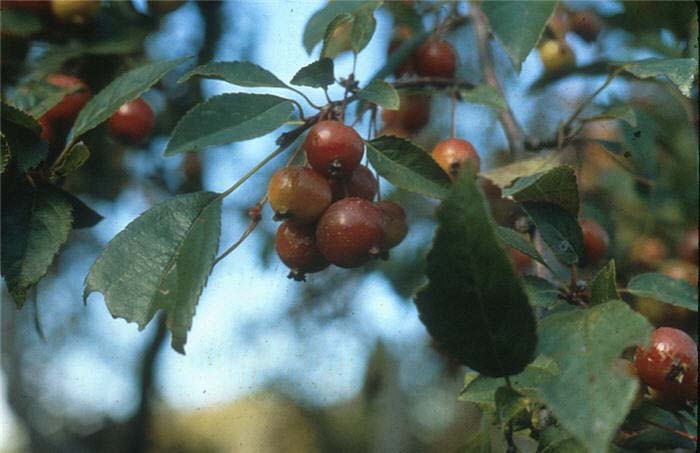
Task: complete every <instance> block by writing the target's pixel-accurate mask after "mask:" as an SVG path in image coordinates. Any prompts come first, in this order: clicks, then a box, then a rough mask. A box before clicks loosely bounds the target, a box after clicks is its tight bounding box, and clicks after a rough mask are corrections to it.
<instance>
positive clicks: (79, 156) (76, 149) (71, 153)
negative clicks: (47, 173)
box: [56, 142, 90, 176]
mask: <svg viewBox="0 0 700 453" xmlns="http://www.w3.org/2000/svg"><path fill="white" fill-rule="evenodd" d="M89 158H90V150H89V149H88V147H87V146H86V145H85V143H83V142H78V143H76V144H75V145H73V147H71V149H69V150H68V153H67V154H66V155H65V158H64V159H63V160H62V161H61V166H60V167H58V168H57V169H56V175H58V176H67V175H69V174H71V173H74V172H75V171H77V170H78V169H79V168H80V167H82V166H83V164H84V163H85V162H87V160H88V159H89Z"/></svg>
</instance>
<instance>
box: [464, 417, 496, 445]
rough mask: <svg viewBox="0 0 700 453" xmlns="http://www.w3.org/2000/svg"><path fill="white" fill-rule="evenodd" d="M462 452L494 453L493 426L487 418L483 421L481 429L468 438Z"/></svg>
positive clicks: (483, 418)
mask: <svg viewBox="0 0 700 453" xmlns="http://www.w3.org/2000/svg"><path fill="white" fill-rule="evenodd" d="M461 451H465V452H469V453H492V450H491V426H490V425H489V423H488V421H487V419H486V417H482V419H481V427H480V428H479V430H478V431H476V432H473V433H472V434H470V435H469V437H468V438H467V441H466V442H465V444H464V445H463V448H462V450H461Z"/></svg>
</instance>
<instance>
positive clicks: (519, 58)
mask: <svg viewBox="0 0 700 453" xmlns="http://www.w3.org/2000/svg"><path fill="white" fill-rule="evenodd" d="M556 3H557V2H555V1H530V2H522V1H498V2H483V3H482V5H481V7H482V9H483V10H484V14H486V16H487V17H488V19H489V23H490V24H491V30H492V31H493V34H494V36H495V37H496V39H497V40H498V41H499V42H500V43H501V45H502V46H503V48H504V49H505V50H506V53H507V54H508V56H509V57H510V59H511V61H512V62H513V65H514V66H515V69H516V70H517V71H518V72H520V65H521V64H522V62H523V61H525V58H526V57H527V56H528V54H529V53H530V51H531V50H532V49H533V48H534V47H535V45H536V44H537V41H539V39H540V36H541V35H542V32H543V31H544V27H545V25H546V24H547V21H548V20H549V18H550V17H551V16H552V13H553V12H554V6H555V5H556Z"/></svg>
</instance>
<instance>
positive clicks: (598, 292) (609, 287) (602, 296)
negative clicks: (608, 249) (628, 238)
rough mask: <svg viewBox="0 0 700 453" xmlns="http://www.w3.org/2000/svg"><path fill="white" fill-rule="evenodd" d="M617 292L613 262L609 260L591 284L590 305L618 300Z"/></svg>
mask: <svg viewBox="0 0 700 453" xmlns="http://www.w3.org/2000/svg"><path fill="white" fill-rule="evenodd" d="M619 299H620V295H619V294H618V292H617V273H616V271H615V260H610V262H609V263H608V264H606V265H605V267H603V268H602V269H600V270H599V271H598V273H597V274H595V277H593V281H592V282H591V305H598V304H602V303H605V302H607V301H609V300H619Z"/></svg>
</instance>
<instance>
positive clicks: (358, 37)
mask: <svg viewBox="0 0 700 453" xmlns="http://www.w3.org/2000/svg"><path fill="white" fill-rule="evenodd" d="M374 9H375V8H370V7H367V8H361V9H359V10H357V11H356V12H355V13H354V14H353V21H352V28H351V29H350V46H351V47H352V51H353V52H355V53H356V54H357V53H360V52H361V51H362V49H364V48H365V47H367V44H369V42H370V41H371V40H372V36H373V35H374V30H375V29H376V28H377V21H376V19H375V18H374Z"/></svg>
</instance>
